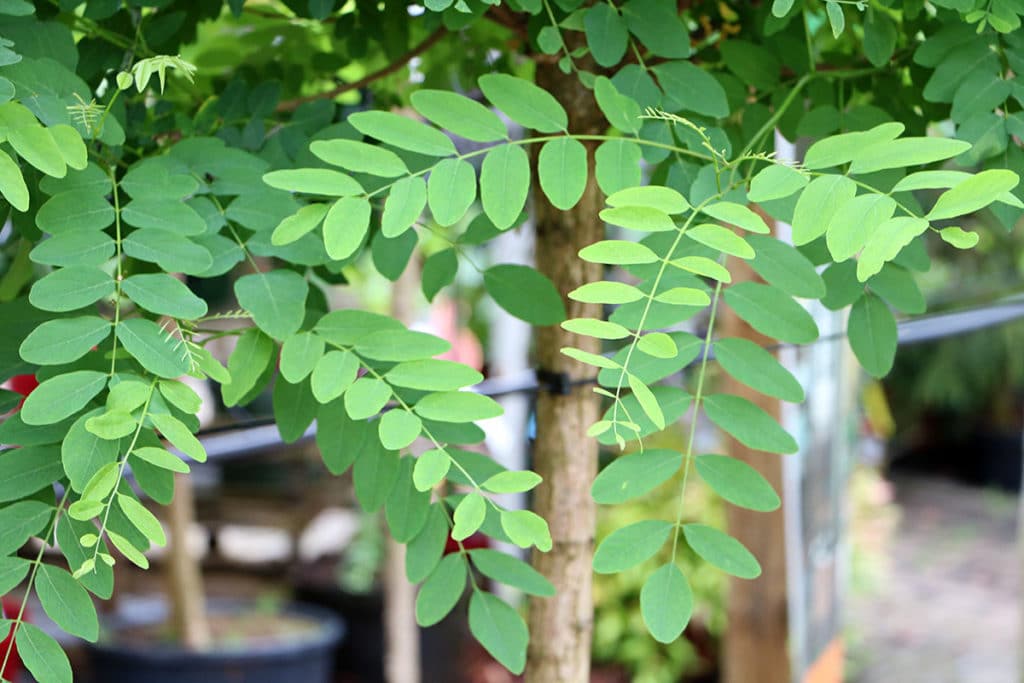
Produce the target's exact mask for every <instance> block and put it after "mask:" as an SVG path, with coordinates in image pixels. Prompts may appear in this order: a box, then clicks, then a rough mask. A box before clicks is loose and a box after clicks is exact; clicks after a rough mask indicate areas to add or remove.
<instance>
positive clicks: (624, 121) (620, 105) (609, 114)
mask: <svg viewBox="0 0 1024 683" xmlns="http://www.w3.org/2000/svg"><path fill="white" fill-rule="evenodd" d="M597 7H601V5H594V7H593V8H592V9H591V11H593V9H594V8H597ZM594 97H595V98H596V99H597V106H598V108H599V109H600V110H601V112H602V113H603V114H604V116H605V118H606V119H608V123H610V124H611V125H613V126H615V127H616V128H618V129H619V130H621V131H623V132H624V133H637V132H639V131H640V105H638V104H637V103H636V101H635V100H633V99H632V98H629V97H626V96H625V95H623V94H622V93H620V92H619V91H618V89H617V88H616V87H615V85H614V84H613V83H612V81H611V80H610V79H608V78H607V77H605V76H598V77H597V80H595V81H594Z"/></svg>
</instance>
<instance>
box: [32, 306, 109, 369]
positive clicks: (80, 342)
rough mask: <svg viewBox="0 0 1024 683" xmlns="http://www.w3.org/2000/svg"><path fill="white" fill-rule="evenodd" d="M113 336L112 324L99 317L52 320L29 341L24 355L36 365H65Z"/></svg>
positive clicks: (43, 325) (36, 330)
mask: <svg viewBox="0 0 1024 683" xmlns="http://www.w3.org/2000/svg"><path fill="white" fill-rule="evenodd" d="M109 334H110V321H109V320H104V319H103V318H99V317H97V316H80V317H77V318H58V319H56V320H48V321H47V322H45V323H43V324H42V325H40V326H39V327H37V328H36V329H35V330H33V331H32V334H30V335H29V336H28V337H26V338H25V341H24V342H22V344H21V348H20V354H21V357H22V358H23V359H24V360H25V361H27V362H29V363H34V364H35V365H62V364H64V363H70V362H72V361H76V360H78V359H79V358H81V357H82V356H84V355H85V354H86V353H88V352H89V351H90V350H91V349H92V348H93V347H94V346H96V345H97V344H99V343H100V342H102V341H103V340H104V339H106V338H107V336H108V335H109Z"/></svg>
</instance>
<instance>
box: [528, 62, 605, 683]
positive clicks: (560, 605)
mask: <svg viewBox="0 0 1024 683" xmlns="http://www.w3.org/2000/svg"><path fill="white" fill-rule="evenodd" d="M537 84H538V85H539V86H540V87H542V88H544V89H545V90H547V91H548V92H550V93H551V94H552V95H554V96H555V97H556V98H558V99H559V101H560V102H561V103H562V105H563V106H564V107H565V109H566V112H567V113H568V114H569V129H570V130H571V131H573V132H574V133H586V134H593V133H601V132H603V131H604V129H605V127H606V125H607V124H606V123H605V122H604V119H603V118H602V116H601V114H600V110H599V109H598V107H597V104H596V103H595V101H594V99H593V96H592V94H591V93H590V92H589V91H588V90H586V89H585V88H584V87H583V86H582V85H580V83H579V80H578V78H577V76H576V75H575V74H570V75H565V74H563V73H562V72H561V71H559V70H558V68H557V66H555V65H553V64H539V65H538V66H537ZM589 151H590V166H591V167H590V173H589V178H590V180H589V182H588V184H587V188H586V191H585V192H584V195H583V198H582V199H581V200H580V202H579V203H578V204H577V205H576V207H575V208H573V209H570V210H569V211H561V210H559V209H556V208H555V207H553V206H551V204H549V203H548V202H547V200H546V199H545V198H544V196H543V193H542V192H541V191H540V188H539V187H537V186H536V184H535V187H534V197H535V220H536V231H537V247H536V250H537V267H538V269H539V270H540V271H541V272H542V273H544V274H545V275H547V276H548V277H549V278H551V280H552V281H553V282H554V283H555V286H556V287H557V288H558V291H559V292H560V293H561V294H562V297H563V299H564V300H565V301H566V304H567V309H568V316H569V318H577V317H593V318H599V317H601V307H600V306H598V305H593V304H581V303H578V302H575V301H571V300H569V299H568V298H566V294H568V292H570V291H572V290H573V289H575V288H577V287H579V286H581V285H583V284H585V283H587V282H594V281H597V280H600V279H601V277H602V269H601V266H598V265H594V264H590V263H585V262H584V261H582V260H581V259H580V258H579V256H578V252H579V250H580V249H581V248H583V247H585V246H587V245H588V244H592V243H594V242H596V241H598V240H600V239H602V238H603V237H604V225H603V223H602V221H601V220H600V219H599V218H598V212H599V211H600V210H601V207H602V206H603V202H604V199H603V196H602V195H601V192H600V190H599V189H598V187H597V183H596V181H595V180H594V169H593V148H592V147H591V148H590V149H589ZM534 178H536V172H535V173H534ZM564 346H574V347H576V348H580V349H584V350H586V351H590V352H593V353H597V352H599V351H600V345H599V343H598V341H597V340H595V339H591V338H589V337H580V336H578V335H575V334H570V333H569V332H566V331H565V330H563V329H562V328H560V327H558V326H557V325H552V326H550V327H544V328H540V329H539V330H538V333H537V364H538V366H539V367H540V368H541V369H542V370H545V371H548V372H552V373H556V374H564V375H565V376H566V377H567V378H568V379H570V380H580V379H584V378H588V377H591V376H593V375H594V374H595V372H596V371H595V370H594V368H591V367H589V366H585V365H582V364H581V363H578V362H576V361H573V360H571V359H569V358H568V357H566V356H564V355H562V354H561V353H560V352H559V349H561V348H562V347H564ZM599 408H600V404H599V402H598V397H597V395H596V394H594V393H593V392H592V391H591V387H589V386H577V387H575V388H573V389H572V391H571V393H569V394H568V395H559V394H556V393H553V392H548V391H544V392H541V394H540V395H539V397H538V399H537V441H536V448H535V454H534V467H535V469H536V471H537V472H538V473H539V474H540V475H541V476H542V477H543V478H544V483H543V484H541V486H539V487H538V488H537V491H536V498H535V501H534V506H535V507H534V509H535V511H536V512H537V513H538V514H540V515H541V516H542V517H544V518H545V519H546V520H548V524H549V525H550V527H551V536H552V539H553V541H554V545H553V548H552V550H551V551H550V552H548V553H540V552H535V553H534V556H533V563H534V566H535V567H536V568H537V569H538V570H539V571H540V572H541V573H542V574H544V575H545V576H547V577H548V579H550V580H551V582H552V583H553V584H554V585H555V587H556V589H557V591H558V592H557V594H556V595H555V596H554V597H552V598H542V599H541V598H534V599H532V600H531V602H530V620H529V621H530V649H529V656H528V657H527V667H526V681H527V682H528V683H586V682H587V681H589V680H590V641H591V633H592V630H593V611H594V609H593V599H592V595H591V574H592V569H591V561H592V558H593V552H594V526H595V506H594V502H593V500H592V499H591V497H590V485H591V482H592V481H593V480H594V476H595V474H596V472H597V443H596V442H595V441H594V440H593V439H590V438H588V437H587V436H586V431H587V428H588V427H589V426H590V425H591V424H593V423H594V422H595V421H596V420H597V419H598V411H599Z"/></svg>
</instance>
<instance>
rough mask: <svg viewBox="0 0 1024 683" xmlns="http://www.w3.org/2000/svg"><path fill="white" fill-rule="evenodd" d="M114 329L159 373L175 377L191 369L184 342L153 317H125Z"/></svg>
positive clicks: (143, 362)
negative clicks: (127, 318)
mask: <svg viewBox="0 0 1024 683" xmlns="http://www.w3.org/2000/svg"><path fill="white" fill-rule="evenodd" d="M115 332H116V334H117V339H118V341H120V342H121V344H123V345H124V348H125V350H126V351H128V353H130V354H131V355H132V357H133V358H135V360H137V361H138V362H139V364H140V365H142V367H144V368H146V369H147V370H149V371H150V372H152V373H153V374H154V375H157V376H158V377H167V378H169V379H174V378H175V377H181V376H182V375H185V374H187V373H188V372H189V370H190V369H191V362H190V361H189V355H188V350H187V349H186V348H185V342H184V341H182V340H181V339H178V338H176V337H174V336H173V335H172V334H171V333H170V332H169V331H165V330H164V329H162V328H161V327H160V326H159V325H157V324H156V323H155V322H153V321H151V320H146V319H144V318H132V319H130V320H122V321H121V322H120V323H118V325H117V328H116V330H115Z"/></svg>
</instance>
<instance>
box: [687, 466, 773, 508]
mask: <svg viewBox="0 0 1024 683" xmlns="http://www.w3.org/2000/svg"><path fill="white" fill-rule="evenodd" d="M694 462H695V464H696V467H697V472H698V473H699V474H700V477H701V479H703V480H704V482H705V483H706V484H707V485H708V486H709V487H711V490H712V491H714V492H715V493H717V494H718V495H720V496H721V497H722V498H724V499H725V500H727V501H729V502H730V503H732V504H733V505H738V506H740V507H744V508H747V509H748V510H756V511H758V512H771V511H772V510H777V509H778V508H779V505H781V504H782V503H781V501H780V500H779V495H778V494H777V493H775V489H773V488H772V485H771V484H769V483H768V480H766V479H765V478H764V477H763V476H761V473H760V472H758V471H757V470H755V469H754V468H753V467H751V466H750V465H748V464H747V463H745V462H743V461H742V460H737V459H736V458H730V457H729V456H727V455H701V456H698V457H697V458H696V460H695V461H694Z"/></svg>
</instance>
